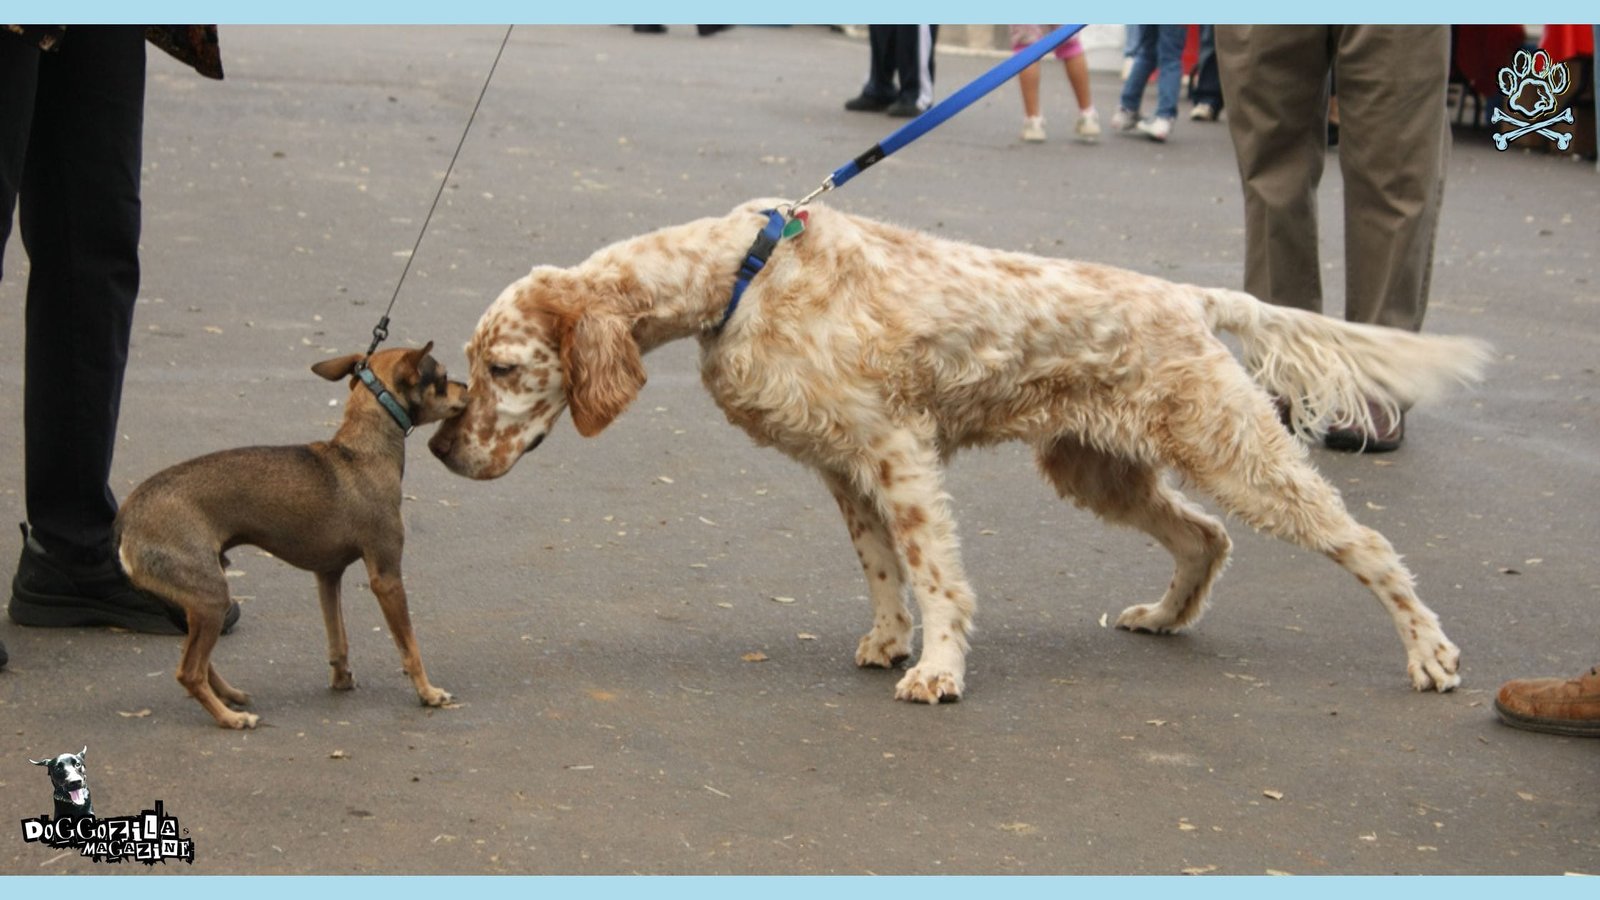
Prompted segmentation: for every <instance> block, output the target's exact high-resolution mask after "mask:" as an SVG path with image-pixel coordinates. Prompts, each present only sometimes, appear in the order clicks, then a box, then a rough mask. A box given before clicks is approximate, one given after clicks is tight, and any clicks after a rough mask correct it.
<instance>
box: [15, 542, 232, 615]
mask: <svg viewBox="0 0 1600 900" xmlns="http://www.w3.org/2000/svg"><path fill="white" fill-rule="evenodd" d="M22 534H23V542H22V558H21V559H20V560H18V562H17V574H16V577H15V578H13V579H11V606H10V608H9V610H8V612H9V613H10V614H11V621H13V622H15V623H17V624H18V625H32V626H35V627H40V628H80V627H86V626H98V625H103V626H110V627H113V628H126V629H128V630H129V631H139V632H143V633H145V634H184V633H185V632H187V631H188V630H189V628H188V619H187V617H186V616H185V615H184V613H183V610H182V609H180V608H178V607H177V606H174V605H172V604H170V603H167V602H166V601H164V600H161V599H160V598H158V597H155V596H153V595H151V594H147V593H145V592H144V591H141V590H139V589H138V588H135V587H134V586H133V585H132V584H131V583H129V581H128V576H127V575H125V574H123V572H122V568H121V567H120V566H118V565H117V561H116V560H114V559H106V560H104V561H101V562H98V563H92V564H86V565H73V564H69V563H66V562H64V561H62V560H60V559H56V558H52V557H51V556H50V555H49V554H48V553H47V552H46V551H45V549H44V547H43V546H41V545H40V544H39V542H38V541H36V540H34V539H33V536H32V535H29V534H28V526H27V525H23V526H22ZM237 621H239V604H238V603H230V604H229V605H228V614H227V616H226V617H225V618H224V619H223V621H222V631H223V633H224V634H226V633H228V632H229V631H231V630H233V625H234V623H235V622H237Z"/></svg>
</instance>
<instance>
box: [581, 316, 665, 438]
mask: <svg viewBox="0 0 1600 900" xmlns="http://www.w3.org/2000/svg"><path fill="white" fill-rule="evenodd" d="M561 376H562V379H563V380H564V381H565V382H566V389H567V405H568V406H569V407H571V409H572V424H573V425H575V426H577V429H578V433H579V434H581V435H583V436H584V437H594V436H595V435H597V434H599V433H600V432H601V431H604V430H605V428H606V426H607V425H610V424H611V422H612V420H613V419H615V418H616V417H617V416H619V415H621V414H622V411H623V410H625V409H627V408H628V404H630V403H632V402H633V399H634V398H635V397H637V396H639V389H640V388H642V387H644V383H645V371H644V361H643V360H642V359H640V354H639V344H638V343H637V342H635V341H634V339H633V334H632V332H631V330H630V329H629V327H628V322H627V320H626V319H624V318H623V317H622V316H617V315H606V314H603V313H588V314H580V315H578V316H577V317H576V318H575V319H572V320H570V322H569V324H568V326H567V328H566V334H565V335H563V337H562V340H561Z"/></svg>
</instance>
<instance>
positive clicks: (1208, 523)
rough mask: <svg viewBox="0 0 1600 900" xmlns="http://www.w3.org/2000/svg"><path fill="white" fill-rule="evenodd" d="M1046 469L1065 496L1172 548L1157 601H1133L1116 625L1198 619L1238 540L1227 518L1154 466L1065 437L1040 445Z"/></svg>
mask: <svg viewBox="0 0 1600 900" xmlns="http://www.w3.org/2000/svg"><path fill="white" fill-rule="evenodd" d="M1038 461H1039V469H1040V470H1041V471H1042V472H1044V474H1045V477H1047V478H1049V479H1050V482H1051V483H1052V484H1054V485H1055V488H1056V491H1057V492H1059V493H1060V494H1061V496H1062V497H1063V498H1066V499H1069V500H1072V501H1073V502H1074V503H1076V504H1077V505H1078V506H1081V507H1083V508H1085V509H1088V510H1090V511H1091V512H1094V513H1095V514H1097V515H1099V516H1100V517H1101V518H1103V519H1105V520H1106V521H1108V522H1114V523H1116V524H1119V525H1127V526H1130V527H1133V528H1138V529H1140V530H1141V531H1144V532H1145V533H1146V534H1148V535H1150V536H1151V537H1153V538H1155V539H1156V540H1157V541H1160V542H1161V546H1163V547H1165V548H1166V549H1167V552H1168V553H1171V554H1172V559H1173V564H1174V566H1175V569H1174V571H1173V575H1172V582H1171V584H1169V585H1168V586H1167V592H1166V594H1165V595H1164V596H1163V597H1162V598H1161V599H1160V600H1159V601H1158V602H1156V603H1144V604H1139V605H1136V606H1130V607H1128V608H1127V609H1125V610H1123V611H1122V615H1121V616H1119V617H1118V618H1117V627H1118V628H1126V629H1128V630H1130V631H1149V632H1157V633H1169V632H1173V631H1177V630H1179V629H1181V628H1183V627H1185V626H1187V625H1191V624H1193V623H1194V622H1196V621H1198V620H1199V618H1200V616H1201V614H1202V613H1203V612H1204V611H1205V607H1206V599H1207V597H1208V596H1209V595H1210V593H1211V585H1212V583H1213V582H1215V581H1216V579H1217V576H1218V575H1220V574H1221V573H1222V568H1223V566H1225V565H1226V564H1227V562H1228V552H1229V550H1230V549H1231V548H1232V546H1233V543H1232V541H1230V540H1229V539H1228V533H1227V532H1226V531H1224V530H1223V528H1222V523H1221V522H1218V521H1217V520H1216V519H1215V518H1213V517H1211V516H1209V515H1206V514H1205V513H1204V512H1202V511H1201V510H1200V508H1199V507H1197V506H1195V505H1194V504H1193V503H1190V502H1189V501H1188V500H1187V499H1185V498H1184V496H1183V495H1182V494H1180V493H1179V492H1178V491H1176V490H1174V489H1173V488H1172V487H1170V486H1169V485H1166V484H1163V483H1162V480H1161V473H1160V471H1158V470H1157V469H1156V468H1155V467H1153V466H1149V465H1146V464H1144V463H1139V462H1135V461H1134V460H1132V459H1129V458H1127V457H1123V456H1117V455H1113V454H1110V453H1106V452H1105V451H1102V450H1097V449H1095V448H1093V447H1089V446H1087V445H1085V444H1084V443H1083V442H1082V441H1080V440H1079V439H1077V438H1076V437H1072V436H1063V437H1058V438H1055V439H1053V440H1051V441H1050V442H1048V443H1046V444H1044V445H1043V446H1041V447H1040V448H1039V451H1038Z"/></svg>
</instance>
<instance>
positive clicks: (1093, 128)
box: [1072, 110, 1100, 144]
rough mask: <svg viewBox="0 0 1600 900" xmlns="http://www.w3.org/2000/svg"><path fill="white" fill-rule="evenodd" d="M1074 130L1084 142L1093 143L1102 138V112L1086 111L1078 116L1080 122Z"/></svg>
mask: <svg viewBox="0 0 1600 900" xmlns="http://www.w3.org/2000/svg"><path fill="white" fill-rule="evenodd" d="M1072 130H1073V131H1074V132H1075V133H1076V134H1077V135H1078V140H1079V141H1081V142H1082V143H1085V144H1092V143H1094V142H1095V141H1098V140H1100V114H1099V113H1097V112H1094V111H1092V110H1091V111H1089V112H1086V113H1084V114H1083V115H1081V116H1079V117H1078V124H1077V125H1075V126H1073V128H1072Z"/></svg>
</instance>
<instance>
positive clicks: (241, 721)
mask: <svg viewBox="0 0 1600 900" xmlns="http://www.w3.org/2000/svg"><path fill="white" fill-rule="evenodd" d="M260 721H261V717H260V716H258V715H256V714H255V713H247V712H236V713H232V714H231V715H227V716H218V717H217V724H218V725H220V726H222V727H223V728H232V729H234V730H235V731H243V730H244V729H246V728H254V727H256V723H257V722H260Z"/></svg>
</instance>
